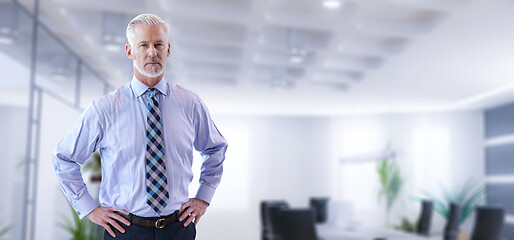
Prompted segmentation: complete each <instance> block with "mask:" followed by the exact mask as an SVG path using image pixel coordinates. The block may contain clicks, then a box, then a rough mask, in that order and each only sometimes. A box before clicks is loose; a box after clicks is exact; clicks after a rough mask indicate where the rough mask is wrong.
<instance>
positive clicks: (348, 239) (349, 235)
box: [316, 225, 441, 240]
mask: <svg viewBox="0 0 514 240" xmlns="http://www.w3.org/2000/svg"><path fill="white" fill-rule="evenodd" d="M316 230H317V233H318V236H319V237H320V239H323V240H375V239H385V240H436V239H438V240H441V237H440V236H439V237H422V236H418V235H415V234H410V233H406V232H401V231H398V230H394V229H390V228H366V227H356V228H355V229H352V230H350V229H344V228H342V227H338V226H336V225H318V226H316Z"/></svg>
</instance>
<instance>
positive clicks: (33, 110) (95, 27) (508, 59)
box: [0, 0, 514, 240]
mask: <svg viewBox="0 0 514 240" xmlns="http://www.w3.org/2000/svg"><path fill="white" fill-rule="evenodd" d="M145 12H151V13H155V14H157V15H160V16H161V17H163V18H164V19H166V20H167V21H168V22H169V23H170V25H171V38H170V40H171V46H172V54H171V57H170V58H169V60H168V61H169V64H168V69H167V72H166V74H165V78H166V79H167V80H168V81H173V82H177V83H178V84H180V85H183V86H185V87H186V88H189V89H191V90H193V91H194V92H196V93H198V94H199V95H200V97H201V98H202V99H203V100H204V101H205V102H206V104H207V106H208V107H209V109H210V111H211V114H212V116H213V119H214V120H215V122H216V124H217V126H218V128H219V129H220V131H221V132H222V133H223V135H224V136H225V137H226V138H227V140H228V142H229V150H228V152H227V156H226V162H225V173H224V177H223V180H222V183H221V185H220V186H219V189H218V191H217V193H216V195H215V197H214V199H213V202H212V205H211V206H210V207H209V209H208V212H207V214H206V215H205V216H204V217H203V218H202V221H201V222H200V224H199V226H198V238H197V239H199V240H205V239H224V240H240V239H249V240H257V239H260V238H261V230H262V229H261V228H262V227H261V222H260V213H259V204H260V203H261V202H262V201H264V200H284V201H287V202H288V204H289V205H290V206H293V207H307V206H308V205H309V199H310V198H311V197H328V198H329V199H330V202H332V203H335V202H343V203H347V206H349V209H348V210H347V212H348V215H351V216H350V217H348V218H349V219H348V220H349V221H351V222H354V223H356V224H358V225H359V226H366V227H383V226H385V224H386V222H389V224H399V222H400V217H406V218H408V219H410V220H415V219H416V218H417V216H418V215H419V212H420V202H419V201H418V200H416V199H415V198H416V197H421V198H422V197H426V193H432V194H434V195H435V196H438V197H440V198H443V197H442V194H443V189H448V191H456V190H455V189H459V188H460V187H462V186H463V185H464V184H466V183H469V182H472V183H473V184H474V186H478V187H480V186H483V187H485V194H483V196H481V199H480V203H479V204H480V205H495V206H501V207H503V208H504V209H505V213H506V218H505V221H506V225H505V228H504V230H503V234H504V236H505V237H506V238H507V239H514V221H513V219H514V205H512V203H513V202H514V201H513V200H514V185H513V184H514V165H513V161H514V159H513V154H514V150H513V149H514V140H513V136H514V67H513V66H514V31H512V26H513V23H514V14H512V13H513V12H514V1H512V0H326V1H323V0H301V1H299V0H171V1H165V0H155V1H151V0H146V1H136V0H102V1H100V0H91V1H77V0H39V1H34V0H18V1H11V0H0V70H1V74H2V77H1V79H0V116H1V117H0V123H1V124H0V133H1V138H0V153H1V154H2V161H1V163H2V166H1V167H0V192H1V193H2V194H1V196H2V197H1V198H0V216H2V217H1V218H0V229H2V228H3V227H5V226H10V227H9V230H8V232H7V233H5V234H3V235H2V236H1V237H0V238H5V239H70V238H71V237H70V234H69V233H68V232H67V231H66V229H64V228H63V227H62V226H61V224H62V223H63V222H64V218H66V217H68V218H70V217H72V216H73V214H74V213H73V212H72V211H71V209H70V208H69V206H68V205H67V202H66V200H65V198H64V197H63V194H62V191H61V189H60V186H59V184H58V182H57V179H56V177H55V175H54V173H53V170H52V166H51V155H52V151H53V149H54V148H55V146H56V144H57V142H58V141H59V140H60V138H61V137H62V136H63V135H64V134H65V132H66V131H67V130H68V129H69V127H70V126H71V125H72V123H73V122H74V121H75V120H76V119H77V118H78V117H79V116H80V114H81V111H82V110H83V109H84V108H85V107H87V105H88V104H89V103H90V102H91V101H92V100H93V99H95V98H98V97H100V96H102V95H103V94H105V93H106V92H109V91H112V90H114V89H116V88H118V87H120V86H121V85H123V84H126V83H128V82H129V81H130V79H131V77H132V62H131V60H130V59H128V58H127V57H126V53H125V50H124V45H125V43H126V39H125V27H126V24H127V23H128V21H129V20H130V19H132V18H133V17H134V16H136V15H137V14H140V13H145ZM386 157H390V158H392V159H395V160H396V162H397V163H398V166H399V168H400V169H401V173H402V176H403V178H404V180H405V184H404V187H403V188H402V191H401V193H400V195H399V197H398V198H397V201H396V202H395V204H394V205H393V207H392V210H391V212H390V214H389V217H388V216H386V210H385V207H384V203H383V202H378V201H377V193H378V191H379V180H378V174H377V171H376V166H377V162H379V161H381V160H382V159H383V158H386ZM196 163H197V165H196V166H195V168H197V170H196V171H197V172H199V169H198V168H199V166H200V164H199V161H196ZM84 174H85V176H86V180H87V181H88V182H89V178H88V174H89V173H88V172H85V173H84ZM195 181H196V180H195ZM196 186H197V183H195V182H194V183H193V184H192V186H191V189H192V190H191V191H192V192H194V191H195V187H196ZM97 188H98V184H97V183H96V185H95V183H90V187H89V190H90V191H92V192H94V191H97V190H96V189H97ZM491 189H492V190H491ZM386 218H388V220H386ZM473 221H474V218H473V217H470V218H469V219H468V220H467V221H466V222H464V223H463V225H462V226H461V228H462V229H463V230H464V231H467V232H468V233H469V232H471V231H472V227H473V224H474V223H473ZM444 224H445V220H444V218H442V217H441V216H439V215H437V214H435V213H434V217H433V223H432V230H431V231H433V232H441V231H442V228H443V227H444Z"/></svg>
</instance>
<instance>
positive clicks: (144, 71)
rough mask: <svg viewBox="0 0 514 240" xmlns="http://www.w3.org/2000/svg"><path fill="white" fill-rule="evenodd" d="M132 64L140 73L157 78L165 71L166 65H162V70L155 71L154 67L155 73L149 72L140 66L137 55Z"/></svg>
mask: <svg viewBox="0 0 514 240" xmlns="http://www.w3.org/2000/svg"><path fill="white" fill-rule="evenodd" d="M132 64H133V65H134V67H135V68H136V69H137V71H138V72H139V73H141V74H143V76H145V77H149V78H156V77H158V76H161V75H162V74H163V73H164V66H162V65H161V66H162V68H161V71H159V72H155V69H153V70H154V71H153V73H149V72H147V71H146V70H145V69H144V68H140V67H139V66H138V64H137V60H136V57H134V60H132Z"/></svg>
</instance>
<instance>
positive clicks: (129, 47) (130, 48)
mask: <svg viewBox="0 0 514 240" xmlns="http://www.w3.org/2000/svg"><path fill="white" fill-rule="evenodd" d="M125 51H127V57H128V58H130V59H134V56H132V46H131V45H130V44H128V43H127V44H126V45H125Z"/></svg>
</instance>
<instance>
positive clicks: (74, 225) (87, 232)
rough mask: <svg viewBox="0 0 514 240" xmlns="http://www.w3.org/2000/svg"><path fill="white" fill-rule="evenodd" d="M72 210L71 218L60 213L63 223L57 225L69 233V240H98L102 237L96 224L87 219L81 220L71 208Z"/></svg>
mask: <svg viewBox="0 0 514 240" xmlns="http://www.w3.org/2000/svg"><path fill="white" fill-rule="evenodd" d="M70 208H71V207H70ZM72 212H73V213H72V216H73V217H72V219H70V218H68V217H67V216H66V215H64V214H62V213H61V214H60V215H61V218H62V219H63V221H64V223H59V226H60V227H61V228H63V229H65V230H66V231H67V232H68V233H69V234H70V235H71V240H100V239H102V238H103V236H102V234H101V232H100V231H99V228H98V226H97V225H96V224H94V223H93V222H91V221H90V220H89V219H83V220H81V219H80V218H79V216H78V215H77V213H75V211H73V209H72Z"/></svg>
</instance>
